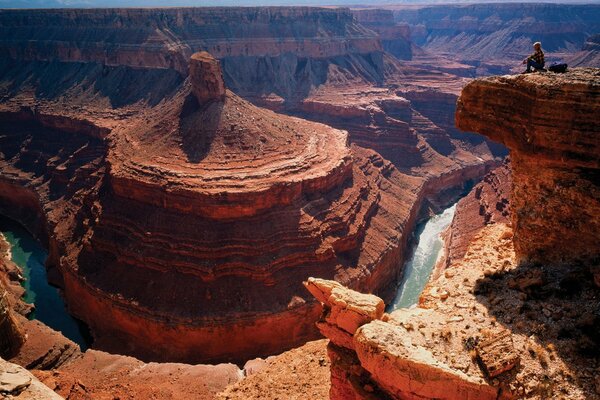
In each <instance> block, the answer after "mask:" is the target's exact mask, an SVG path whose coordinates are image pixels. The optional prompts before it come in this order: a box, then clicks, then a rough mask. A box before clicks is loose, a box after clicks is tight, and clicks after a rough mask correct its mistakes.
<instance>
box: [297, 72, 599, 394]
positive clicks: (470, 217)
mask: <svg viewBox="0 0 600 400" xmlns="http://www.w3.org/2000/svg"><path fill="white" fill-rule="evenodd" d="M599 76H600V71H598V70H591V69H587V70H575V71H573V72H571V73H569V74H566V75H553V74H545V75H542V74H539V75H527V76H517V77H494V78H487V79H481V80H476V81H474V82H472V83H471V84H470V85H468V86H467V87H466V88H465V89H464V91H463V93H462V95H461V98H460V102H459V110H458V115H457V121H458V125H459V127H461V128H463V129H469V130H475V131H480V132H483V133H485V134H487V135H488V136H490V137H491V138H493V139H496V140H502V142H503V143H505V144H506V145H507V146H508V147H510V148H511V164H508V165H511V169H512V179H513V184H512V186H513V190H512V191H511V192H510V193H508V190H507V189H508V187H509V183H510V175H511V174H510V173H509V171H508V167H507V165H505V166H503V167H502V168H500V169H497V170H496V171H494V172H493V173H491V174H489V175H488V176H487V177H486V178H485V179H484V181H483V182H482V183H480V184H479V185H477V186H476V187H475V188H474V189H473V191H472V192H471V194H469V195H468V196H467V197H466V198H464V199H462V200H461V201H460V202H459V204H458V206H457V211H456V216H455V219H454V221H453V224H452V231H451V232H450V233H449V234H448V235H447V236H446V239H447V243H446V247H447V251H446V254H447V258H446V262H445V263H441V265H439V266H438V269H437V271H436V272H437V273H434V274H432V276H431V278H430V281H429V282H428V284H427V286H426V288H425V290H424V291H423V293H422V295H421V297H420V299H419V303H418V305H417V307H414V308H410V309H398V310H395V311H392V312H390V313H389V314H388V313H383V308H384V305H383V302H382V300H381V299H380V298H378V297H376V296H373V295H365V294H361V293H356V292H353V291H351V290H349V289H346V288H344V287H342V286H341V285H340V284H339V283H335V282H331V281H325V280H321V279H309V280H308V281H307V282H305V285H306V287H307V288H308V290H309V291H310V292H311V293H312V294H313V295H314V296H315V298H317V299H318V300H319V301H320V302H321V303H322V304H323V313H322V315H321V318H320V320H319V321H318V322H317V326H318V327H319V329H320V330H321V332H322V333H323V334H324V335H325V336H327V337H328V338H329V339H330V344H329V345H328V353H329V356H330V359H331V390H330V397H331V399H424V398H436V399H447V400H459V399H461V400H464V399H495V400H497V399H545V398H563V399H573V400H574V399H577V400H583V399H586V400H587V399H598V398H599V396H600V380H599V379H598V375H599V372H600V371H599V370H598V365H599V364H598V361H599V357H600V353H599V352H598V349H599V348H600V336H599V335H598V332H600V315H599V314H598V310H599V307H600V304H599V297H598V288H597V287H596V285H597V283H598V282H597V281H598V266H597V257H598V250H599V248H598V246H597V243H598V235H599V234H600V230H599V228H598V218H597V216H598V215H600V214H599V213H598V211H599V210H598V198H599V196H598V186H597V185H598V180H597V179H595V177H596V175H597V173H598V154H599V152H598V128H597V116H598V115H599V113H598V111H599V109H598V107H599V103H598V88H599V83H600V82H599V79H598V77H599ZM511 214H512V215H511ZM510 220H512V226H511V224H510ZM513 227H514V233H513ZM559 237H560V240H559ZM532 261H533V262H532ZM590 267H591V268H590ZM593 274H595V276H594V279H592V277H593Z"/></svg>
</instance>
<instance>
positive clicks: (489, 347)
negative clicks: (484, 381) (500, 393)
mask: <svg viewBox="0 0 600 400" xmlns="http://www.w3.org/2000/svg"><path fill="white" fill-rule="evenodd" d="M476 351H477V358H478V360H479V362H480V365H481V367H482V368H483V370H484V371H485V372H486V373H487V374H488V375H489V376H490V377H492V378H493V377H495V376H498V375H500V374H502V373H504V372H506V371H509V370H511V369H513V368H514V367H515V366H516V365H518V364H519V361H520V359H521V358H520V357H519V355H518V354H517V352H516V351H515V348H514V346H513V340H512V336H511V333H510V332H509V331H508V330H506V329H503V330H501V331H498V332H495V333H492V334H490V335H489V336H488V337H487V338H485V339H484V340H482V341H481V342H480V343H479V344H478V345H477V347H476Z"/></svg>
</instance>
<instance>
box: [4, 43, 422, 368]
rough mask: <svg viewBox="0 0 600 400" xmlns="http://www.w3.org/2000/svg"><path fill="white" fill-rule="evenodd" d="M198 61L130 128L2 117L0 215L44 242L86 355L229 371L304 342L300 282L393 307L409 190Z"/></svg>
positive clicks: (373, 160) (125, 121)
mask: <svg viewBox="0 0 600 400" xmlns="http://www.w3.org/2000/svg"><path fill="white" fill-rule="evenodd" d="M207 57H208V56H207V55H205V54H204V55H202V56H197V57H195V58H201V59H202V60H204V59H206V58H207ZM202 62H204V61H202ZM206 63H207V64H208V66H209V68H208V69H207V70H203V72H202V73H200V74H199V75H198V74H197V73H195V72H194V73H193V75H192V77H191V78H190V79H188V80H186V82H185V83H184V84H183V85H182V86H181V87H180V88H179V90H178V91H177V92H176V93H175V94H174V95H173V96H172V97H169V98H167V99H165V100H164V101H162V102H160V103H159V104H158V105H156V106H155V107H153V108H148V109H147V110H144V111H138V112H137V114H133V115H130V116H126V115H125V112H126V109H125V110H124V109H116V110H114V111H111V112H110V113H104V114H94V111H93V109H92V110H91V111H86V112H84V113H83V115H84V116H86V117H87V118H89V119H86V120H82V119H80V121H87V122H85V123H83V122H79V123H76V122H75V121H73V120H70V119H69V116H70V114H69V112H68V111H66V112H65V114H66V115H67V116H65V117H61V118H63V119H62V120H60V118H59V117H54V118H51V116H52V115H53V114H51V113H50V107H48V106H47V105H46V103H42V104H40V105H38V106H37V108H35V111H31V112H29V111H25V112H23V111H11V110H13V109H14V103H10V102H9V103H8V104H6V105H5V109H6V110H7V111H6V112H5V113H4V114H3V115H4V118H5V121H6V123H5V125H4V126H3V128H2V129H3V132H6V134H5V135H4V136H3V139H2V140H3V149H4V148H6V149H7V152H6V153H4V154H5V158H4V159H3V160H2V165H3V181H2V182H3V184H4V185H6V187H7V188H10V189H11V191H8V190H7V191H5V192H3V193H6V194H7V196H2V203H0V204H2V205H3V212H5V213H7V214H8V215H11V216H12V217H14V218H16V219H18V220H20V221H22V222H23V223H25V224H26V225H27V226H28V227H29V228H30V229H31V230H33V231H35V228H36V227H37V226H41V227H45V228H46V229H47V231H46V232H47V233H48V234H47V236H45V237H48V241H49V249H50V256H49V265H51V266H56V267H57V270H56V272H58V273H54V274H52V276H53V277H54V278H53V279H54V280H55V281H56V283H57V284H59V285H60V286H61V287H62V288H64V294H65V298H66V300H67V303H68V304H69V310H70V311H71V312H72V313H74V314H75V315H76V316H77V317H78V318H80V319H82V320H84V321H85V322H87V323H88V325H89V326H90V328H91V330H92V332H93V333H94V336H95V338H96V342H95V345H96V346H98V347H100V348H104V349H109V350H112V351H118V352H124V353H127V354H135V355H138V356H139V357H142V358H144V359H161V360H165V359H169V360H186V361H205V360H222V359H228V360H237V361H242V360H245V359H247V358H251V357H252V356H257V355H264V354H269V353H274V352H278V351H281V350H283V349H285V348H289V347H291V346H293V345H295V344H298V343H301V342H303V341H306V340H307V339H309V338H312V337H315V336H316V335H317V332H316V330H315V329H314V328H313V326H312V324H311V323H310V321H311V320H312V319H314V317H316V315H317V313H318V309H317V305H316V303H315V302H313V301H311V300H310V299H306V298H305V295H304V291H303V288H302V285H301V282H302V280H304V279H306V278H307V277H308V276H309V275H311V274H318V275H322V276H327V277H330V278H335V279H337V280H339V281H341V282H344V284H347V285H350V286H353V287H357V288H361V289H363V290H367V291H375V292H378V293H380V294H381V295H382V296H384V297H389V296H391V295H392V294H393V288H394V283H395V282H396V281H397V279H398V273H399V272H398V270H397V268H396V265H397V263H398V262H399V260H401V259H402V257H403V256H402V254H403V249H404V245H405V242H406V240H407V235H406V230H408V229H410V227H412V226H413V225H414V223H415V220H416V217H417V211H418V207H419V204H420V201H421V199H422V196H423V190H422V189H423V181H422V180H421V179H419V178H412V177H408V176H406V175H402V174H400V173H399V172H398V171H397V170H396V169H394V168H393V166H392V165H391V164H390V163H389V162H388V161H385V160H384V159H382V158H381V156H379V155H378V154H377V153H375V152H373V151H370V150H365V149H361V148H358V147H352V148H351V147H349V146H348V145H347V136H346V134H345V133H344V132H342V131H338V130H336V129H333V128H329V127H327V126H324V125H320V124H315V123H311V122H307V121H303V120H300V119H297V118H293V117H285V116H281V115H277V114H275V113H273V112H271V111H267V110H263V109H259V108H256V107H254V106H252V105H251V104H250V103H248V102H246V101H244V100H242V99H240V98H239V97H237V96H235V95H234V94H233V93H231V92H229V91H226V93H225V96H224V97H220V89H219V88H220V87H221V86H220V85H222V84H223V83H222V80H221V77H220V75H219V73H218V71H219V70H218V68H213V67H216V66H217V64H216V61H214V60H210V59H208V61H206ZM194 68H195V67H194ZM196 72H197V71H196ZM198 76H200V77H201V79H200V80H199V81H198V80H196V78H197V77H198ZM207 82H208V83H207ZM215 88H216V89H215ZM206 93H210V96H208V97H209V98H210V100H208V98H207V96H206ZM198 97H200V99H198ZM54 101H57V102H59V103H60V102H62V101H64V100H62V99H60V98H59V99H56V100H54ZM201 101H202V102H203V103H200V102H201ZM16 104H19V103H16ZM21 104H22V103H21ZM11 107H13V108H11ZM80 118H81V117H80ZM47 121H51V122H47ZM56 121H62V122H61V123H60V124H59V123H57V122H56ZM68 121H70V125H69V123H68ZM44 124H45V125H44ZM88 125H89V126H91V127H94V128H93V129H92V128H89V129H88V128H86V129H88V130H89V132H90V133H89V134H88V133H86V132H85V131H82V132H80V131H79V130H80V129H83V127H84V126H88ZM54 152H56V154H55V153H54ZM33 154H37V157H36V158H35V160H36V161H35V162H28V160H29V159H28V157H30V155H31V156H32V155H33ZM12 188H15V190H14V191H12ZM19 191H21V192H22V193H23V195H22V197H23V198H24V199H27V201H23V202H21V206H20V207H14V203H13V201H14V197H11V196H8V193H19ZM28 205H29V206H28ZM31 209H35V210H36V213H34V214H32V213H31V212H29V213H28V212H27V211H28V210H31ZM26 215H29V216H31V215H33V216H35V215H38V216H39V217H38V218H33V219H32V220H29V219H27V218H26V217H25V216H26ZM391 216H394V218H392V217H391ZM247 338H252V340H248V339H247Z"/></svg>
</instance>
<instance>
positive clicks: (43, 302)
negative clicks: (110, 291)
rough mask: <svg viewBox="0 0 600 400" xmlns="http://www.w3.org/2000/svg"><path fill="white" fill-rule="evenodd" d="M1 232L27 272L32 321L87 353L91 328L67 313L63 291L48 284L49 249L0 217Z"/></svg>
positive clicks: (20, 228)
mask: <svg viewBox="0 0 600 400" xmlns="http://www.w3.org/2000/svg"><path fill="white" fill-rule="evenodd" d="M0 232H2V234H4V237H5V238H6V240H7V241H8V243H10V245H11V250H10V251H11V256H12V261H13V262H14V263H15V264H17V265H18V266H19V267H21V270H22V271H23V276H24V277H25V281H24V282H23V286H24V287H25V296H24V300H25V301H26V302H28V303H33V304H35V311H34V312H33V313H32V314H31V315H30V316H29V317H30V319H37V320H39V321H41V322H43V323H44V324H46V325H48V326H49V327H51V328H52V329H54V330H57V331H60V332H62V334H63V335H65V336H66V337H67V338H69V339H71V340H72V341H74V342H75V343H77V344H78V345H79V346H80V347H81V349H82V350H86V349H87V348H88V347H89V344H90V342H91V339H90V337H89V334H88V332H87V328H86V327H85V325H83V323H82V322H80V321H78V320H77V319H75V318H73V317H72V316H71V315H70V314H69V313H68V312H67V307H66V305H65V302H64V300H63V298H62V296H61V295H60V292H59V290H58V289H57V288H56V287H54V286H52V285H50V284H49V283H48V279H47V276H46V268H45V267H44V263H45V261H46V258H47V257H48V252H47V251H46V249H45V248H44V247H43V246H42V245H41V244H40V243H39V242H38V241H37V240H36V239H35V238H34V237H33V236H32V235H31V234H30V233H29V232H28V231H27V230H25V229H24V228H23V227H22V226H21V225H19V224H18V223H16V222H14V221H12V220H10V219H8V218H5V217H3V216H0Z"/></svg>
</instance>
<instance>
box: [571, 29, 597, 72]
mask: <svg viewBox="0 0 600 400" xmlns="http://www.w3.org/2000/svg"><path fill="white" fill-rule="evenodd" d="M566 61H567V63H568V64H569V65H570V66H571V67H577V66H580V67H596V68H600V34H596V35H591V36H589V37H588V38H587V39H586V40H585V43H584V44H583V47H582V48H581V51H578V52H576V53H574V54H570V55H569V56H568V57H567V59H566Z"/></svg>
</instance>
